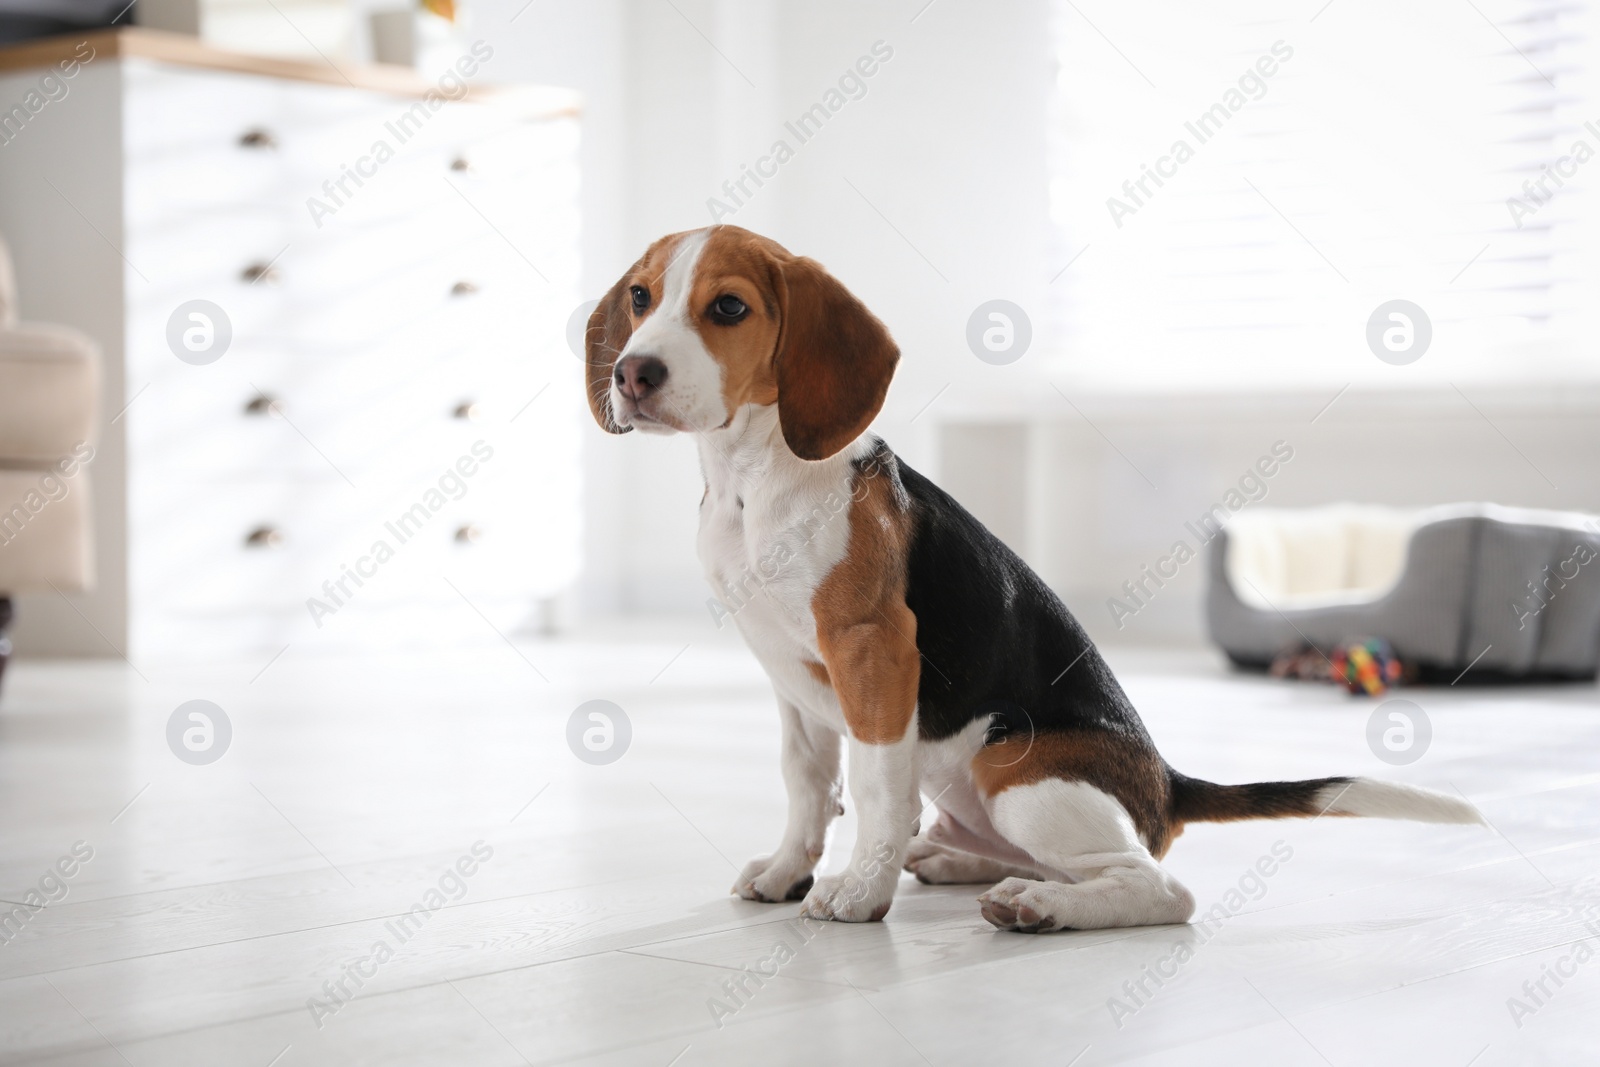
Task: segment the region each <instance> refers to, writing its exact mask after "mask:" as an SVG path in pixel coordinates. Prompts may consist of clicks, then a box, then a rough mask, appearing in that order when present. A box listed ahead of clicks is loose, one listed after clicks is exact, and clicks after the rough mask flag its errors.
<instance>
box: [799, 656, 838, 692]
mask: <svg viewBox="0 0 1600 1067" xmlns="http://www.w3.org/2000/svg"><path fill="white" fill-rule="evenodd" d="M802 662H803V663H804V664H805V665H806V670H808V671H810V672H811V677H813V678H815V679H816V680H817V681H819V682H821V683H822V684H823V685H826V686H830V687H831V686H832V685H833V679H832V678H830V677H829V676H828V668H826V667H824V666H823V665H822V664H820V663H818V662H817V661H816V660H810V659H808V660H803V661H802Z"/></svg>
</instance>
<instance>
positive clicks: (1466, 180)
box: [1050, 0, 1600, 390]
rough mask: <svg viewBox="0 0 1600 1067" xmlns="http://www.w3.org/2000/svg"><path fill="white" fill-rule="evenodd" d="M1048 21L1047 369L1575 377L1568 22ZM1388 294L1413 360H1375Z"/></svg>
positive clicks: (1588, 37)
mask: <svg viewBox="0 0 1600 1067" xmlns="http://www.w3.org/2000/svg"><path fill="white" fill-rule="evenodd" d="M1295 7H1296V9H1297V10H1296V11H1295V13H1294V14H1293V15H1292V16H1291V15H1290V14H1289V13H1288V6H1287V5H1284V4H1283V3H1282V2H1281V0H1220V2H1214V3H1206V4H1193V3H1187V2H1184V0H1148V2H1143V3H1138V4H1125V5H1117V4H1112V3H1108V2H1105V0H1095V2H1093V3H1088V2H1084V0H1056V3H1055V7H1054V11H1053V23H1054V30H1053V32H1054V36H1055V43H1056V54H1057V56H1058V59H1059V71H1058V78H1057V90H1056V100H1055V102H1054V104H1055V106H1054V111H1053V122H1052V126H1053V129H1052V131H1051V135H1052V145H1051V190H1050V202H1051V212H1052V217H1053V221H1054V223H1055V233H1056V238H1057V240H1058V241H1059V247H1058V249H1057V256H1058V260H1057V262H1058V263H1059V264H1069V263H1070V266H1066V267H1065V269H1064V270H1063V271H1062V272H1061V274H1060V275H1059V277H1058V278H1057V279H1056V280H1055V281H1054V282H1053V283H1052V284H1051V293H1052V297H1053V302H1054V303H1053V308H1052V311H1053V314H1054V318H1055V321H1054V326H1055V327H1056V330H1055V332H1056V336H1058V337H1059V338H1060V339H1061V342H1062V343H1061V345H1060V348H1059V354H1058V356H1057V357H1056V358H1057V359H1058V360H1059V364H1058V366H1057V368H1056V370H1057V372H1058V373H1060V374H1061V375H1062V376H1063V379H1064V380H1066V379H1070V380H1071V381H1073V382H1074V383H1076V384H1078V385H1079V386H1091V387H1093V386H1099V387H1105V388H1108V389H1146V388H1149V389H1185V390H1187V389H1206V388H1219V389H1230V390H1237V389H1240V388H1260V389H1270V390H1279V389H1296V388H1304V387H1324V386H1330V387H1333V388H1338V387H1340V386H1342V385H1344V384H1345V383H1349V382H1358V383H1363V384H1396V385H1403V386H1411V385H1417V384H1422V383H1428V382H1433V383H1443V382H1447V381H1453V382H1457V383H1461V384H1466V383H1469V382H1477V383H1480V384H1482V383H1523V384H1528V385H1533V386H1550V385H1557V384H1563V383H1568V382H1572V381H1575V380H1584V381H1589V382H1594V381H1600V357H1597V356H1596V354H1595V345H1594V341H1593V338H1594V331H1593V329H1592V328H1591V327H1592V324H1593V315H1592V307H1593V305H1594V303H1595V296H1596V295H1597V293H1596V283H1597V281H1600V272H1597V271H1596V263H1595V259H1594V250H1595V249H1596V247H1597V241H1596V237H1597V234H1596V232H1595V231H1596V222H1597V221H1600V197H1596V196H1595V195H1594V192H1593V190H1594V188H1595V186H1596V182H1597V180H1600V94H1597V93H1595V92H1593V91H1592V82H1593V78H1594V74H1593V70H1594V67H1595V66H1596V64H1593V63H1590V62H1588V59H1589V57H1590V55H1591V53H1592V52H1593V51H1594V49H1595V48H1597V47H1600V40H1597V38H1596V37H1595V35H1594V33H1593V30H1594V28H1595V27H1594V25H1593V23H1594V19H1593V16H1592V13H1591V11H1590V10H1589V8H1590V5H1589V4H1588V3H1587V2H1585V0H1564V2H1558V0H1470V2H1468V0H1459V2H1448V3H1444V2H1439V3H1435V2H1426V3H1416V4H1405V5H1395V4H1378V3H1372V2H1367V0H1332V2H1331V3H1328V4H1326V6H1324V7H1322V8H1321V9H1320V10H1319V9H1318V7H1317V6H1316V5H1315V3H1313V4H1312V5H1295ZM1393 299H1405V300H1409V301H1412V302H1414V303H1416V304H1417V305H1419V306H1420V307H1421V308H1422V309H1423V310H1424V311H1425V312H1426V314H1427V315H1428V317H1429V319H1430V320H1431V324H1432V340H1431V343H1430V345H1429V348H1428V351H1427V352H1426V353H1425V355H1424V356H1423V357H1422V358H1421V359H1420V360H1418V361H1417V362H1415V363H1412V364H1410V365H1408V366H1404V367H1397V366H1391V365H1389V364H1387V363H1384V362H1380V361H1379V360H1378V359H1377V358H1375V357H1374V354H1373V352H1372V351H1371V349H1370V348H1369V346H1368V342H1367V324H1368V320H1369V318H1370V317H1371V316H1372V314H1373V312H1374V311H1375V310H1376V309H1377V308H1378V306H1379V305H1380V304H1383V303H1385V302H1387V301H1389V300H1393Z"/></svg>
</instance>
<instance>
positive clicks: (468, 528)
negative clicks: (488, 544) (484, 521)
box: [456, 522, 483, 545]
mask: <svg viewBox="0 0 1600 1067" xmlns="http://www.w3.org/2000/svg"><path fill="white" fill-rule="evenodd" d="M481 540H483V527H481V526H479V525H478V524H476V523H471V522H469V523H467V524H466V525H465V526H458V527H456V541H458V542H459V543H461V544H463V545H475V544H477V543H478V542H479V541H481Z"/></svg>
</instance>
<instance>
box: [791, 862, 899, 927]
mask: <svg viewBox="0 0 1600 1067" xmlns="http://www.w3.org/2000/svg"><path fill="white" fill-rule="evenodd" d="M884 881H885V880H884V879H881V878H879V879H873V880H870V881H869V880H865V879H861V878H857V877H855V876H854V875H849V874H830V875H825V876H823V877H821V878H818V879H817V884H816V885H814V886H812V887H811V892H809V893H807V894H806V902H805V903H804V904H802V905H801V906H800V914H801V915H802V916H804V917H806V918H808V919H833V920H835V921H837V922H845V923H875V922H878V921H879V920H881V919H882V918H883V917H884V916H885V915H887V914H889V905H891V904H893V903H894V889H895V883H894V880H893V879H889V880H888V881H887V884H879V883H883V882H884Z"/></svg>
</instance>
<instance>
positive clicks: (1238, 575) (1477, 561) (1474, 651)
mask: <svg viewBox="0 0 1600 1067" xmlns="http://www.w3.org/2000/svg"><path fill="white" fill-rule="evenodd" d="M1374 512H1382V520H1381V522H1380V523H1379V525H1380V526H1381V525H1382V524H1383V523H1387V529H1386V530H1383V531H1381V532H1380V533H1379V534H1378V535H1375V536H1376V538H1377V539H1378V540H1380V541H1383V540H1385V539H1387V541H1386V544H1387V551H1388V553H1389V555H1388V559H1387V560H1383V559H1380V561H1379V563H1378V564H1376V565H1374V566H1369V567H1368V570H1369V571H1371V570H1373V569H1377V570H1387V571H1388V572H1392V573H1390V574H1389V579H1390V580H1388V581H1387V582H1384V583H1380V585H1381V588H1380V587H1375V586H1374V585H1373V583H1372V582H1371V581H1370V577H1371V576H1370V574H1369V575H1368V576H1367V577H1368V579H1369V581H1368V583H1367V585H1366V586H1365V587H1364V588H1362V587H1359V586H1360V583H1359V582H1352V583H1350V584H1351V586H1352V587H1351V588H1340V587H1337V586H1338V582H1337V574H1338V573H1339V571H1340V568H1341V565H1342V563H1343V561H1342V560H1340V559H1331V560H1330V559H1327V558H1319V559H1307V556H1308V555H1311V554H1316V553H1320V554H1321V556H1322V557H1328V556H1330V555H1331V556H1338V555H1339V553H1340V552H1341V551H1342V550H1343V546H1345V545H1346V544H1347V543H1349V542H1351V541H1358V540H1359V539H1360V534H1359V532H1358V533H1356V534H1343V535H1341V533H1340V532H1338V531H1339V530H1345V531H1348V530H1351V529H1359V522H1360V519H1359V516H1360V515H1361V514H1370V513H1374ZM1319 513H1320V514H1321V515H1323V516H1325V517H1326V523H1323V525H1322V526H1321V527H1320V528H1319V526H1318V523H1319V522H1320V521H1321V520H1320V519H1319ZM1245 514H1249V513H1248V512H1246V513H1242V514H1241V515H1240V516H1237V517H1236V518H1235V521H1234V523H1230V525H1229V528H1228V529H1224V530H1223V531H1222V532H1221V533H1220V534H1219V535H1218V536H1217V537H1216V538H1215V539H1214V540H1213V541H1212V542H1211V544H1210V556H1209V564H1208V566H1209V588H1208V590H1207V595H1206V622H1207V626H1208V627H1209V630H1210V634H1211V638H1212V640H1214V641H1215V642H1216V643H1217V644H1218V645H1219V646H1221V647H1222V649H1223V651H1225V652H1226V653H1227V654H1228V657H1229V658H1230V659H1231V660H1233V661H1234V662H1235V663H1236V664H1239V665H1241V666H1245V667H1257V668H1259V667H1265V666H1266V665H1267V664H1269V663H1270V662H1271V661H1272V659H1273V657H1274V656H1275V655H1277V654H1278V653H1279V652H1281V651H1284V650H1285V649H1286V648H1291V647H1294V646H1296V645H1301V646H1303V645H1304V644H1305V643H1307V642H1309V643H1311V644H1312V645H1314V646H1316V647H1318V648H1320V649H1323V650H1328V649H1330V648H1331V646H1333V645H1336V644H1338V643H1340V642H1342V641H1348V640H1354V639H1357V638H1363V637H1381V638H1384V639H1385V640H1387V641H1389V643H1390V644H1391V645H1392V646H1393V647H1394V649H1395V653H1396V654H1397V655H1398V656H1399V657H1400V658H1401V660H1402V661H1403V662H1410V663H1414V664H1416V665H1418V666H1419V667H1420V668H1422V669H1423V670H1424V672H1425V674H1430V675H1439V674H1443V673H1451V674H1453V673H1454V672H1459V671H1462V670H1465V669H1466V668H1467V666H1468V665H1469V664H1470V665H1472V668H1473V669H1472V671H1471V675H1470V677H1472V678H1473V680H1493V679H1497V678H1498V679H1507V678H1516V679H1545V678H1568V679H1593V678H1594V677H1595V674H1596V668H1597V667H1600V520H1597V519H1596V518H1595V517H1594V516H1588V515H1578V514H1574V513H1569V512H1552V511H1533V510H1527V509H1513V508H1503V507H1499V506H1496V505H1492V504H1454V505H1449V506H1446V507H1439V508H1431V509H1427V510H1424V511H1417V512H1409V513H1406V512H1394V511H1387V510H1385V509H1365V510H1363V509H1358V508H1357V509H1353V508H1350V507H1348V506H1336V507H1332V508H1326V509H1309V510H1306V511H1275V512H1266V511H1264V510H1263V512H1260V513H1257V514H1255V515H1251V516H1250V519H1249V521H1248V523H1246V524H1245V526H1246V528H1245V529H1240V528H1239V524H1238V520H1239V519H1240V518H1243V517H1244V515H1245ZM1352 514H1355V515H1356V516H1357V519H1356V520H1354V525H1352ZM1275 522H1276V523H1279V524H1283V525H1279V526H1278V527H1276V528H1275V526H1274V523H1275ZM1340 522H1342V523H1344V524H1345V526H1344V527H1339V528H1335V527H1331V526H1328V525H1327V523H1340ZM1330 530H1331V531H1334V532H1332V533H1330V532H1329V531H1330ZM1286 531H1288V532H1286ZM1308 533H1309V534H1310V536H1306V535H1307V534H1308ZM1297 554H1298V555H1297ZM1378 555H1379V556H1380V557H1381V556H1382V555H1383V552H1382V551H1380V552H1379V553H1378ZM1263 558H1265V559H1267V561H1268V565H1266V566H1263V565H1261V563H1260V561H1261V560H1262V559H1263ZM1297 559H1298V561H1299V562H1300V563H1302V564H1309V565H1310V566H1312V567H1314V568H1320V569H1321V572H1322V574H1323V577H1322V578H1321V581H1322V583H1323V584H1322V587H1321V588H1319V589H1317V590H1316V591H1315V592H1314V593H1313V594H1311V595H1295V594H1293V593H1290V592H1286V591H1285V590H1284V588H1283V587H1284V585H1286V584H1288V583H1287V582H1285V581H1280V582H1279V583H1278V584H1277V585H1274V584H1273V582H1272V581H1271V580H1270V579H1271V578H1272V576H1273V575H1274V573H1276V574H1279V575H1281V574H1288V573H1293V572H1294V570H1295V565H1296V561H1297ZM1402 560H1403V562H1399V561H1402ZM1397 563H1398V564H1399V565H1398V570H1397V572H1395V570H1394V568H1395V566H1396V564H1397ZM1351 566H1352V568H1357V569H1358V567H1357V564H1352V565H1351ZM1327 573H1333V574H1334V575H1335V579H1334V587H1329V585H1328V580H1327V578H1326V574H1327ZM1302 584H1304V583H1302ZM1275 594H1276V595H1275Z"/></svg>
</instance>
